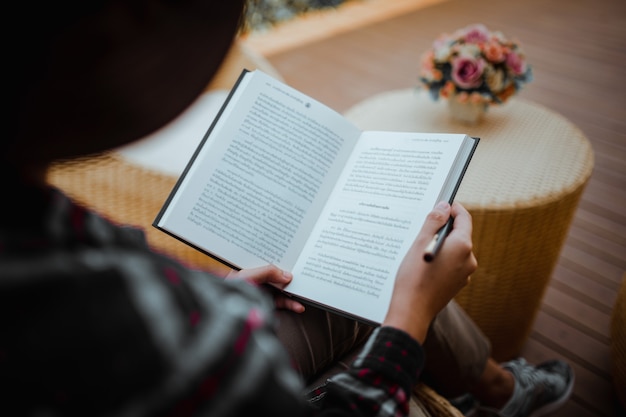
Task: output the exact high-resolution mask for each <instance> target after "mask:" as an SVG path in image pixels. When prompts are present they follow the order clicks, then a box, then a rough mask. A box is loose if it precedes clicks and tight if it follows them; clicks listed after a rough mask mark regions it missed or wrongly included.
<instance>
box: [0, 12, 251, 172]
mask: <svg viewBox="0 0 626 417" xmlns="http://www.w3.org/2000/svg"><path fill="white" fill-rule="evenodd" d="M9 8H10V11H9V12H8V13H7V14H6V15H5V16H6V17H7V19H9V20H11V22H12V23H13V27H16V28H17V30H16V33H15V39H14V41H13V42H12V43H11V44H10V45H9V47H8V48H7V49H8V54H7V55H5V57H6V58H5V62H8V77H7V79H8V80H10V81H9V82H8V83H7V84H9V85H8V89H7V90H8V91H7V93H8V97H7V98H8V102H9V103H10V110H9V121H8V126H6V129H5V132H6V134H5V135H3V136H4V139H3V141H4V144H3V146H2V147H1V148H0V149H2V150H1V151H0V152H2V154H1V155H0V163H1V161H2V160H3V159H5V160H6V159H8V158H11V160H13V161H15V160H17V161H18V163H33V162H35V163H37V162H48V161H51V160H54V159H59V158H68V157H74V156H80V155H85V154H89V153H94V152H100V151H104V150H107V149H110V148H113V147H117V146H121V145H123V144H125V143H128V142H131V141H133V140H136V139H138V138H140V137H142V136H144V135H146V134H148V133H150V132H152V131H154V130H156V129H158V128H159V127H161V126H163V125H164V124H166V123H167V122H169V121H170V120H172V119H173V118H174V117H175V116H177V115H178V114H179V113H180V112H182V111H183V110H184V109H185V108H186V107H187V106H188V105H189V104H190V103H191V102H192V101H193V100H194V99H195V98H197V97H198V95H199V94H200V93H201V92H202V90H203V89H204V87H205V86H206V85H207V84H208V82H209V81H210V79H211V78H212V77H213V75H214V74H215V72H216V71H217V70H218V68H219V65H220V64H221V62H222V60H223V59H224V57H225V55H226V53H227V52H228V50H229V48H230V46H231V44H232V41H233V39H234V37H235V36H236V34H237V32H238V30H239V28H240V27H241V23H242V18H243V16H244V15H245V11H244V8H245V1H244V0H179V1H174V0H169V1H168V0H152V1H149V0H89V1H62V0H61V1H58V2H48V1H34V2H12V4H11V6H10V7H9ZM5 97H6V96H5Z"/></svg>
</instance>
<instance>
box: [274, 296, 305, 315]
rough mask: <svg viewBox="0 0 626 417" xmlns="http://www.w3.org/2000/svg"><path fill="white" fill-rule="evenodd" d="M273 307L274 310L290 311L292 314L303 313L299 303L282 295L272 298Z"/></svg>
mask: <svg viewBox="0 0 626 417" xmlns="http://www.w3.org/2000/svg"><path fill="white" fill-rule="evenodd" d="M274 305H275V306H276V308H280V309H284V310H291V311H293V312H294V313H302V312H304V305H303V304H302V303H300V302H299V301H296V300H294V299H293V298H289V297H286V296H282V295H277V296H276V297H275V298H274Z"/></svg>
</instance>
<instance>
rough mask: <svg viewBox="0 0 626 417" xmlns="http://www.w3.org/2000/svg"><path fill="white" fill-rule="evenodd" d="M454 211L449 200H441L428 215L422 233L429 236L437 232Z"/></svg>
mask: <svg viewBox="0 0 626 417" xmlns="http://www.w3.org/2000/svg"><path fill="white" fill-rule="evenodd" d="M451 213H452V208H451V207H450V204H449V203H448V202H447V201H440V202H439V203H437V204H436V205H435V207H434V208H433V209H432V210H431V211H430V213H428V216H426V221H425V222H424V225H423V226H422V230H421V233H422V234H425V235H426V236H428V237H429V238H432V236H433V235H434V234H435V233H437V231H438V230H439V229H440V228H441V226H443V225H444V224H445V223H446V222H447V221H448V219H449V218H450V215H451Z"/></svg>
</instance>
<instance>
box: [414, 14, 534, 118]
mask: <svg viewBox="0 0 626 417" xmlns="http://www.w3.org/2000/svg"><path fill="white" fill-rule="evenodd" d="M531 80H532V71H531V67H530V65H528V64H527V63H526V60H525V56H524V53H523V51H522V49H521V46H520V44H519V43H517V42H515V41H512V40H508V39H507V38H506V37H505V36H504V35H503V34H502V33H501V32H491V31H489V30H488V29H487V28H486V27H485V26H484V25H482V24H475V25H470V26H467V27H465V28H462V29H459V30H457V31H456V32H454V33H453V34H451V35H450V34H443V35H441V36H439V37H438V38H437V39H436V40H435V41H434V42H433V46H432V49H430V50H428V51H427V52H426V53H424V55H423V56H422V60H421V67H420V72H419V81H420V83H421V85H422V86H423V87H425V88H427V89H428V91H429V92H430V95H431V97H432V98H433V100H437V99H438V98H439V97H440V96H441V97H443V98H446V99H448V100H449V102H450V105H451V106H453V105H457V106H458V105H459V104H467V105H472V106H473V107H474V108H476V109H478V110H482V111H483V112H484V111H485V110H486V109H487V107H488V105H490V104H500V103H504V102H505V101H506V100H507V99H508V98H509V97H511V96H512V95H513V94H515V93H516V92H517V91H518V90H519V89H520V88H521V87H522V85H523V84H524V83H527V82H529V81H531Z"/></svg>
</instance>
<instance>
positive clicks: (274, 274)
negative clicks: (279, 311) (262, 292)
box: [227, 265, 293, 288]
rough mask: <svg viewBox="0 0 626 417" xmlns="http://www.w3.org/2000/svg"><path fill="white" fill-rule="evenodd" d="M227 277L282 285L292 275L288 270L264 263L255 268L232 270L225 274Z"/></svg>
mask: <svg viewBox="0 0 626 417" xmlns="http://www.w3.org/2000/svg"><path fill="white" fill-rule="evenodd" d="M227 278H228V279H245V280H246V281H248V282H252V283H254V284H275V285H277V286H279V287H281V288H282V287H284V286H285V285H287V284H288V283H290V282H291V280H292V279H293V275H292V274H291V273H290V272H288V271H283V270H282V269H280V268H278V267H277V266H276V265H265V266H260V267H256V268H248V269H242V270H240V271H232V272H231V273H229V274H228V276H227Z"/></svg>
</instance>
